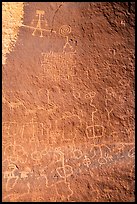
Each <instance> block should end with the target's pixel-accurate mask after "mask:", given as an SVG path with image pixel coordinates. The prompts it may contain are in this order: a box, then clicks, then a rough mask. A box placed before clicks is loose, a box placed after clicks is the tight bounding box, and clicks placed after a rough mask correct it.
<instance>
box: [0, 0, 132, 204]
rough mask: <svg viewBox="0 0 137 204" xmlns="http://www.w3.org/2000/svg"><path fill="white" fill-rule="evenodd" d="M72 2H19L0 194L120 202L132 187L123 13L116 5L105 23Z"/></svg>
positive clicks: (6, 86) (7, 77)
mask: <svg viewBox="0 0 137 204" xmlns="http://www.w3.org/2000/svg"><path fill="white" fill-rule="evenodd" d="M5 4H6V3H4V4H3V5H4V7H5ZM58 4H59V6H58ZM7 5H8V4H7ZM18 5H19V4H18ZM22 5H25V7H24V6H23V7H22ZM62 5H63V6H62ZM74 5H75V4H74V3H73V4H72V5H71V3H64V2H60V3H57V4H56V3H55V4H53V3H50V2H47V3H42V2H35V4H33V7H32V10H31V3H30V2H29V3H27V4H24V3H23V4H20V6H21V7H20V8H21V10H22V8H24V11H21V12H20V13H21V16H20V17H19V18H20V20H21V21H20V22H21V24H20V25H18V27H21V28H20V35H19V38H18V43H17V46H16V49H15V52H14V53H11V55H10V57H9V58H8V59H9V61H8V63H7V65H4V70H3V72H4V81H5V82H4V81H3V80H2V85H3V90H2V104H3V122H2V134H3V140H2V145H3V146H2V151H3V152H2V165H3V169H2V179H3V201H7V202H12V201H14V202H15V201H17V202H18V201H19V202H22V201H30V202H34V201H38V202H44V201H49V202H50V201H54V202H68V201H70V202H77V201H93V200H95V201H97V202H98V201H113V199H114V200H117V199H119V201H120V200H122V201H125V200H126V197H128V195H129V197H130V195H131V194H133V191H134V190H133V186H132V185H133V184H132V183H133V182H134V181H133V179H134V178H133V177H134V175H133V174H134V159H135V144H134V124H133V119H134V111H133V110H134V104H133V97H134V96H133V95H134V94H133V93H132V91H131V87H132V86H133V83H132V81H133V70H132V69H133V68H134V62H133V59H134V55H133V50H132V49H131V47H132V46H133V44H132V43H129V44H130V47H129V46H126V44H125V42H126V41H127V39H126V33H127V32H129V30H128V24H130V20H129V23H128V22H126V20H125V19H126V18H123V16H122V18H121V17H120V16H119V12H118V11H117V9H116V8H115V7H116V5H117V4H115V3H114V4H113V5H112V8H113V9H112V10H110V11H115V12H114V13H115V14H117V15H116V16H118V19H117V18H116V19H115V18H114V19H113V20H115V21H116V22H114V21H113V23H112V22H111V20H112V19H111V18H110V17H111V16H109V15H108V13H107V12H108V9H106V10H105V11H103V12H102V10H100V8H101V5H100V4H99V5H98V4H96V3H93V5H90V4H89V5H88V4H87V5H88V7H87V8H86V6H85V7H83V4H81V5H80V4H79V3H78V4H77V9H75V10H73V9H74V7H73V6H74ZM106 5H107V4H104V5H103V6H104V7H103V8H105V7H106ZM120 5H121V4H118V7H119V9H120V8H121V7H120ZM98 6H99V7H98ZM125 7H126V4H125ZM106 8H107V7H106ZM108 8H109V5H108ZM92 9H93V11H94V12H92V16H91V15H90V10H91V11H92ZM96 9H97V10H96ZM64 11H65V12H64ZM87 11H88V12H87ZM119 11H120V10H119ZM14 12H15V11H14ZM23 12H25V15H24V17H23V18H24V23H22V13H23ZM96 12H97V13H98V12H102V14H103V15H96ZM110 13H111V15H112V16H113V12H110ZM121 13H122V15H123V14H124V13H126V12H121ZM68 14H69V15H68ZM85 14H86V15H85ZM73 15H74V18H73ZM108 16H109V17H108ZM91 17H93V18H91ZM4 18H5V19H8V18H7V17H5V13H4ZM19 18H18V19H19ZM128 18H130V17H129V16H128ZM77 21H78V22H77ZM3 22H4V23H5V22H6V21H5V20H4V21H3ZM125 22H126V23H125ZM108 24H109V25H110V26H112V28H113V26H114V25H115V28H114V29H110V28H109V27H107V28H106V26H107V25H108ZM89 25H90V26H89ZM100 25H103V27H102V29H103V30H101V29H100V28H99V26H100ZM119 25H121V29H124V30H122V31H120V28H119V27H118V26H119ZM91 28H92V32H91V30H90V29H91ZM125 29H126V30H125ZM17 30H18V29H17ZM105 30H107V32H105V35H104V32H102V31H105ZM116 31H117V32H116ZM113 32H114V33H113ZM119 32H120V35H119ZM22 33H23V34H22ZM110 33H112V35H111V38H110V36H109V35H110ZM115 36H116V37H115ZM130 36H131V38H132V26H131V29H130ZM125 39H126V40H125ZM15 40H16V39H15ZM117 41H119V42H117ZM128 41H130V39H128ZM116 42H117V43H116ZM130 42H131V41H130ZM35 43H36V44H35ZM118 43H119V44H118ZM12 44H13V43H12ZM76 47H77V49H76ZM127 47H128V48H127ZM128 49H129V50H128ZM22 51H23V54H22ZM126 54H127V56H126ZM4 56H5V54H4ZM126 59H129V62H128V63H127V62H126ZM20 61H21V62H20ZM4 64H5V61H4ZM13 65H14V66H13ZM11 68H14V69H11ZM11 70H12V71H11ZM16 70H17V72H16ZM18 73H19V74H18ZM24 76H25V77H26V78H25V79H24V78H23V77H24ZM16 79H17V83H16ZM14 80H15V81H14ZM128 171H129V172H128ZM122 179H123V180H122ZM104 186H105V187H104ZM114 189H116V190H114ZM131 189H132V190H131ZM131 191H132V192H131ZM121 192H122V193H121ZM122 196H123V197H122ZM124 196H125V197H124ZM114 197H115V198H114Z"/></svg>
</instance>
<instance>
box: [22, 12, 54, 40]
mask: <svg viewBox="0 0 137 204" xmlns="http://www.w3.org/2000/svg"><path fill="white" fill-rule="evenodd" d="M31 24H32V25H22V26H23V27H26V28H30V29H32V30H33V32H32V35H33V36H37V35H36V33H40V36H39V35H38V36H39V37H41V38H42V37H44V32H48V33H52V32H53V33H56V31H54V30H53V29H48V27H49V26H48V22H47V20H46V19H45V11H43V10H36V16H35V18H34V19H33V20H32V22H31Z"/></svg>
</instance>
